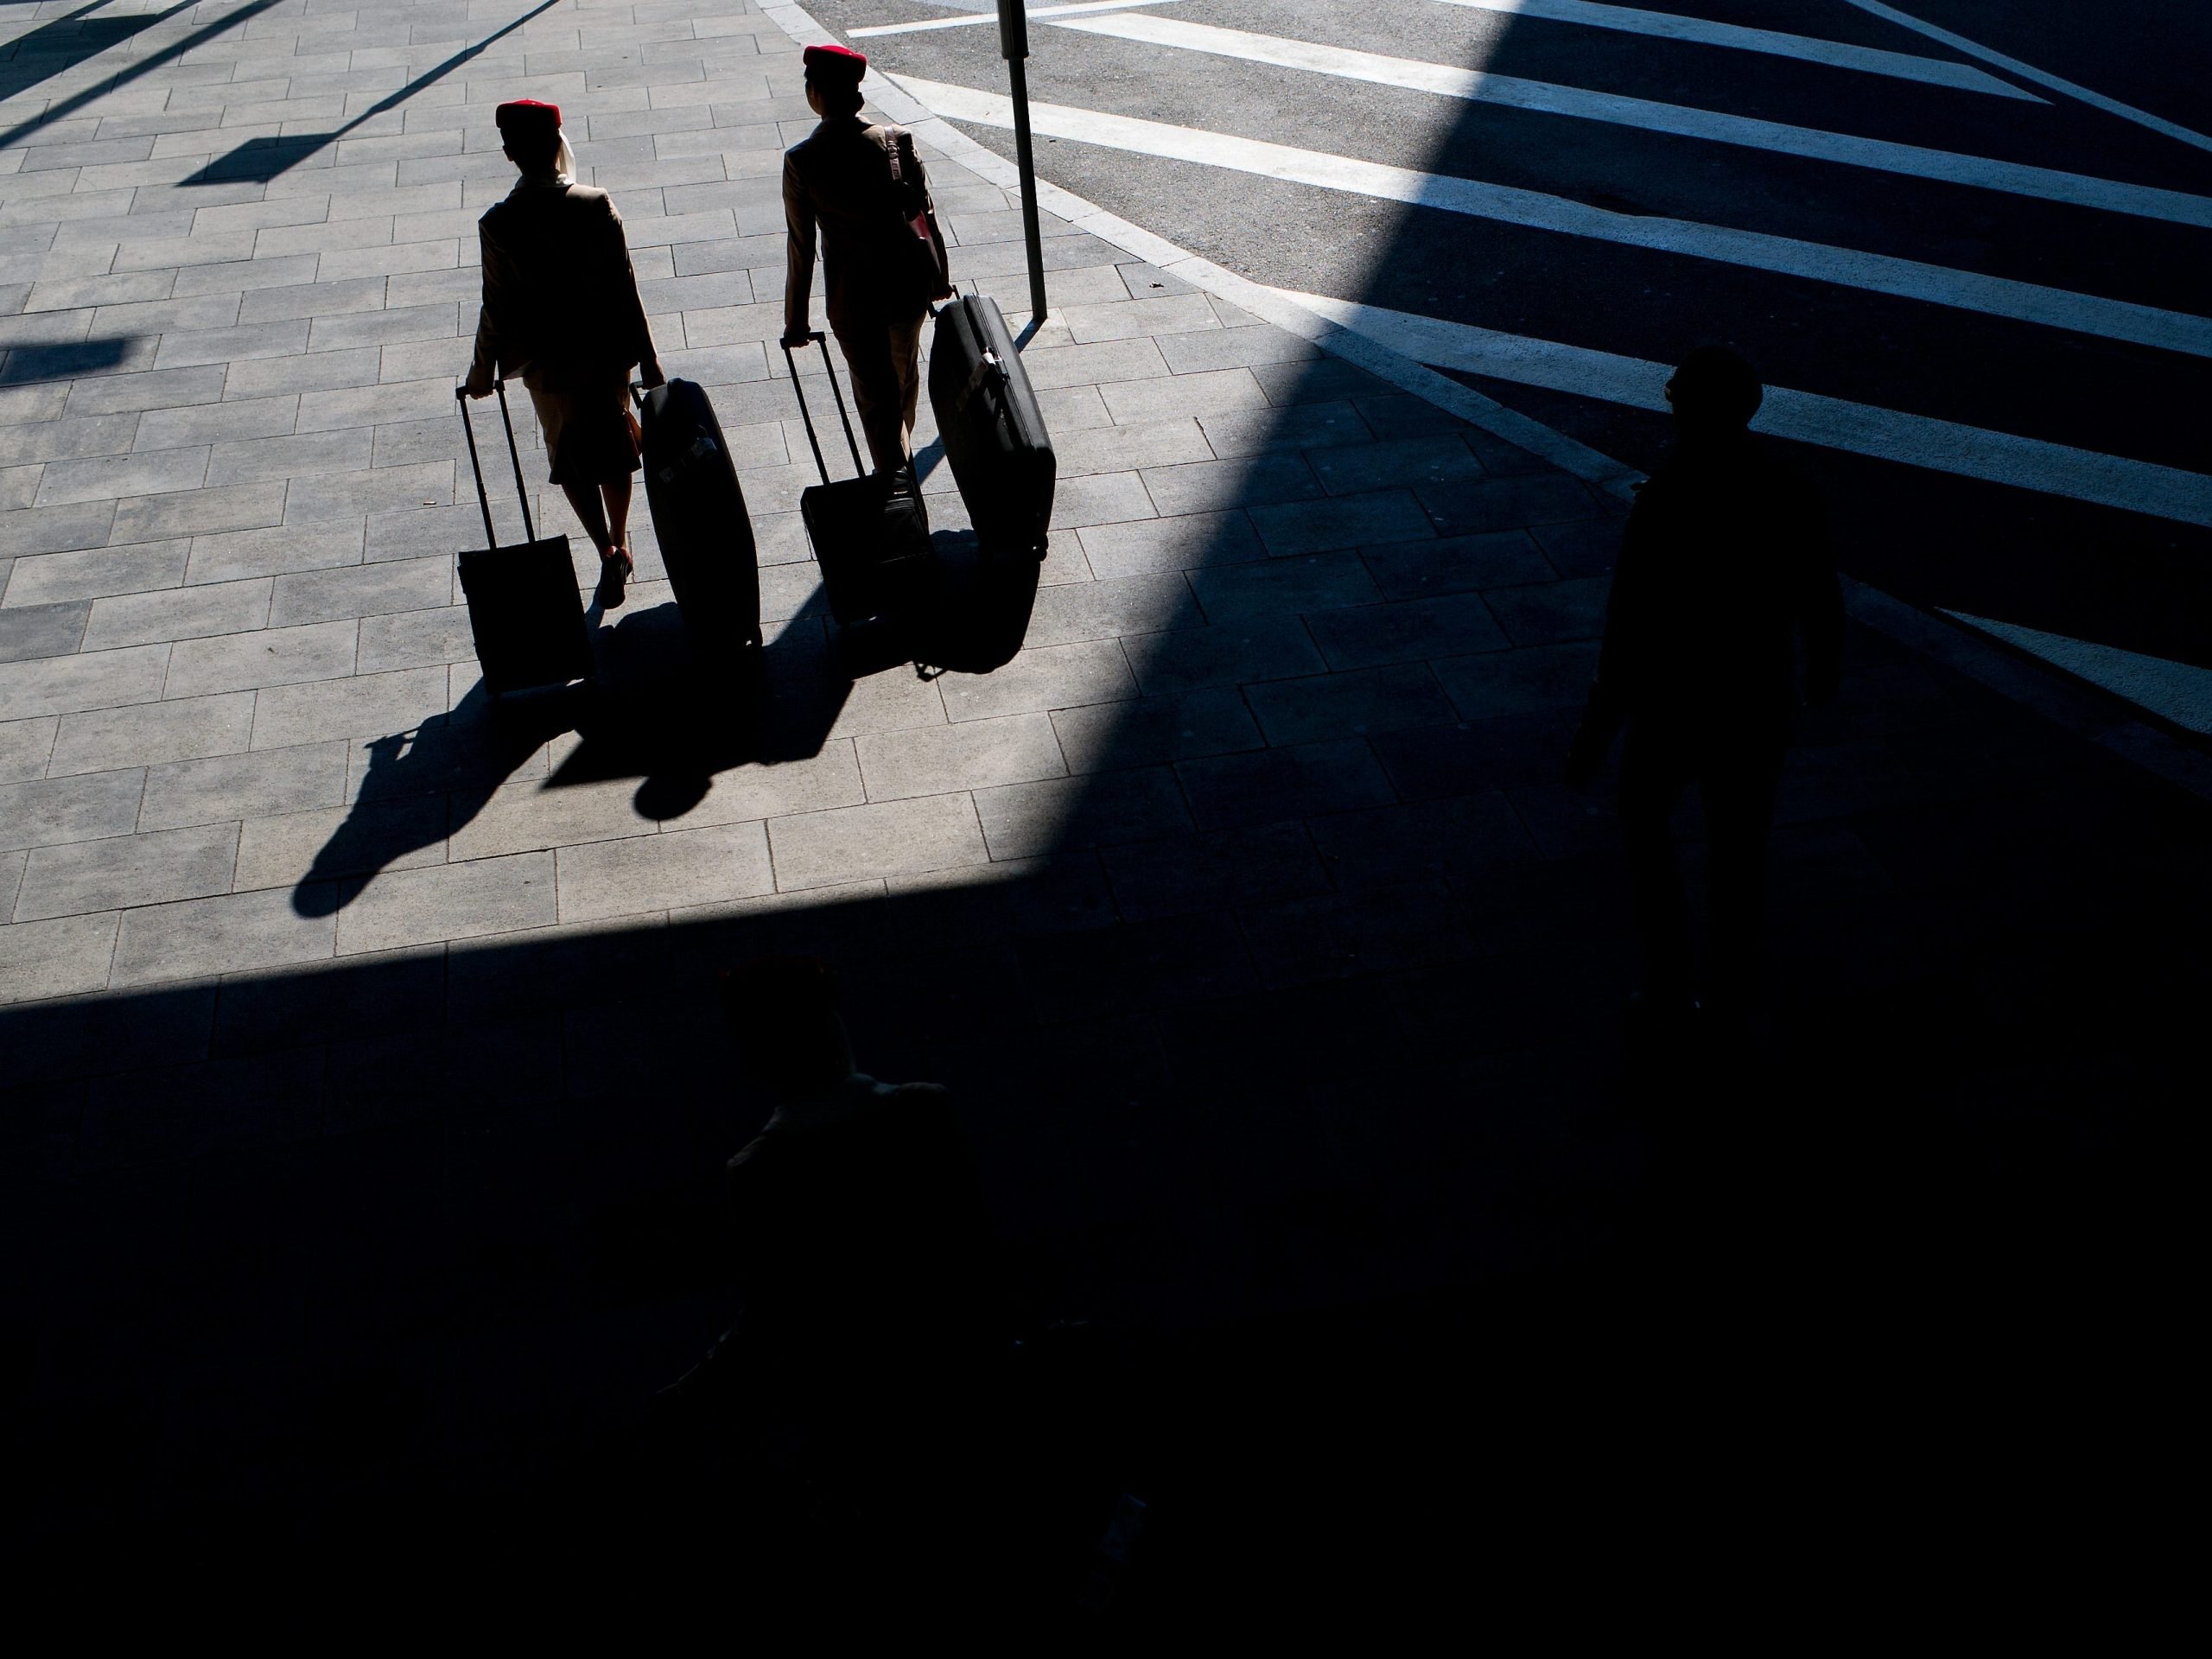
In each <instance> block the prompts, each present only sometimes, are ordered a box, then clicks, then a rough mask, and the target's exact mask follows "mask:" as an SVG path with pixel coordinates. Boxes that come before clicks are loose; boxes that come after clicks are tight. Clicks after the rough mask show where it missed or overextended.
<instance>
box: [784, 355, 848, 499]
mask: <svg viewBox="0 0 2212 1659" xmlns="http://www.w3.org/2000/svg"><path fill="white" fill-rule="evenodd" d="M807 340H809V341H810V343H812V344H813V345H816V346H820V347H821V348H822V366H823V369H825V370H827V371H828V372H829V395H830V396H831V397H835V398H836V400H837V418H838V419H839V420H841V421H842V422H843V423H845V447H846V448H848V449H850V450H851V451H852V452H853V471H854V472H855V473H856V474H859V475H860V476H861V477H862V478H866V477H867V476H868V465H867V463H866V462H864V461H861V447H860V444H859V443H858V442H856V441H855V439H854V437H853V421H852V416H849V415H848V414H846V413H845V394H844V393H843V392H842V391H839V390H838V389H837V365H836V364H834V363H832V362H831V361H830V360H829V336H828V335H827V334H809V335H808V336H807ZM784 366H785V368H787V369H789V370H790V371H791V390H792V391H796V392H797V393H798V417H799V419H801V420H802V421H804V422H805V423H806V442H807V443H808V445H809V447H810V448H812V449H813V451H814V466H815V470H816V471H817V472H819V473H820V474H822V481H823V483H824V484H827V483H828V482H829V464H828V463H827V462H825V461H823V459H822V440H821V439H819V438H817V437H816V436H815V435H814V416H812V415H810V414H809V413H808V412H807V408H806V388H805V387H804V386H802V385H799V383H798V359H796V358H794V357H793V356H792V355H791V342H790V341H789V340H786V341H785V342H784Z"/></svg>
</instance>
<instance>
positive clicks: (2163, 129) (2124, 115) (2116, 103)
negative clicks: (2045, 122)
mask: <svg viewBox="0 0 2212 1659" xmlns="http://www.w3.org/2000/svg"><path fill="white" fill-rule="evenodd" d="M1449 3H1451V4H1453V5H1460V4H1466V3H1471V0H1449ZM1844 3H1845V4H1846V5H1851V6H1856V7H1858V8H1859V10H1861V11H1865V12H1871V13H1872V14H1873V15H1874V16H1877V17H1879V18H1881V19H1882V20H1883V21H1884V22H1891V23H1896V24H1897V25H1898V26H1899V27H1901V28H1904V29H1911V30H1913V31H1915V32H1916V33H1917V34H1921V35H1926V36H1928V38H1929V40H1931V41H1942V43H1943V44H1944V45H1945V46H1948V47H1949V48H1952V49H1953V50H1954V51H1957V52H1964V53H1966V54H1967V55H1968V56H1970V57H1976V58H1980V60H1982V61H1983V62H1984V63H1993V64H1995V65H1996V66H1997V67H1999V68H2000V69H2002V70H2004V71H2005V72H2006V73H2009V74H2015V75H2018V76H2019V77H2021V78H2022V79H2025V80H2032V81H2033V82H2035V83H2036V85H2037V86H2048V87H2050V90H2051V91H2053V92H2063V93H2065V94H2066V96H2067V97H2069V98H2074V99H2080V100H2081V101H2082V103H2084V104H2087V105H2091V106H2093V107H2094V108H2096V109H2100V110H2102V111H2105V112H2106V113H2107V114H2109V115H2116V116H2119V117H2120V118H2121V119H2122V120H2125V121H2133V122H2134V123H2135V124H2137V125H2138V126H2144V127H2148V128H2149V129H2150V130H2152V131H2153V132H2159V133H2164V135H2165V136H2166V137H2169V138H2172V139H2175V140H2177V141H2178V142H2179V143H2184V144H2194V145H2195V146H2196V148H2197V149H2212V138H2208V137H2205V136H2204V134H2202V133H2201V132H2196V131H2193V130H2190V128H2188V127H2184V126H2183V125H2182V124H2180V123H2179V122H2178V121H2169V120H2167V119H2166V118H2164V116H2158V115H2152V113H2151V112H2150V111H2147V110H2139V109H2137V108H2136V107H2135V106H2134V105H2133V104H2123V103H2121V102H2120V99H2116V98H2108V97H2107V96H2106V95H2105V94H2104V93H2102V92H2094V91H2092V90H2091V89H2090V88H2088V87H2087V86H2079V85H2077V84H2075V82H2073V81H2070V80H2067V79H2063V77H2061V76H2058V75H2054V74H2052V73H2050V71H2049V70H2046V69H2038V68H2037V67H2035V66H2034V65H2032V64H2027V63H2023V62H2021V61H2020V60H2019V59H2018V58H2014V57H2007V56H2006V55H2005V54H2004V53H2002V52H1994V51H1992V50H1991V49H1990V48H1987V47H1986V46H1984V45H1982V44H1981V43H1980V41H1970V40H1968V39H1967V37H1966V36H1965V35H1954V34H1953V33H1952V32H1951V31H1950V30H1949V29H1938V28H1937V27H1936V25H1935V24H1933V23H1930V22H1923V20H1922V19H1920V18H1918V17H1915V16H1912V15H1911V14H1910V13H1909V12H1903V11H1899V10H1897V8H1896V7H1895V6H1887V5H1884V4H1882V3H1881V0H1844Z"/></svg>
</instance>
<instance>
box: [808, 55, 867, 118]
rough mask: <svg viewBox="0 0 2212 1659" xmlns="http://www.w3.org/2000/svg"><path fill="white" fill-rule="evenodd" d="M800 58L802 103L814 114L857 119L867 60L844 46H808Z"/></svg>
mask: <svg viewBox="0 0 2212 1659" xmlns="http://www.w3.org/2000/svg"><path fill="white" fill-rule="evenodd" d="M801 55H802V56H803V57H804V60H805V62H806V101H807V103H808V104H809V105H812V106H813V110H814V112H815V113H816V114H817V115H821V116H831V115H858V114H859V113H860V112H861V76H862V75H865V74H866V73H868V60H867V58H865V57H863V56H862V55H861V54H860V53H858V52H855V51H854V50H853V49H852V48H850V47H847V46H810V47H808V48H806V50H805V52H804V54H801Z"/></svg>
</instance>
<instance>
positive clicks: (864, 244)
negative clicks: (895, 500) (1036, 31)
mask: <svg viewBox="0 0 2212 1659" xmlns="http://www.w3.org/2000/svg"><path fill="white" fill-rule="evenodd" d="M804 57H805V62H806V101H807V103H808V105H810V107H811V108H812V109H813V111H814V112H815V114H816V115H817V116H819V117H821V118H822V120H821V124H820V125H819V126H817V127H816V128H815V130H813V131H812V132H811V133H810V134H808V135H807V137H804V139H802V140H800V141H799V142H798V143H796V144H794V145H792V146H791V149H789V150H788V151H786V152H785V156H784V222H785V227H786V228H787V229H788V231H789V232H790V239H789V241H788V243H787V245H786V251H785V278H784V343H785V345H786V346H793V347H797V346H804V344H805V343H806V338H807V332H808V328H807V317H808V301H809V298H810V294H811V291H812V289H813V286H814V249H815V238H816V235H817V226H818V227H819V234H820V237H821V245H822V267H823V281H822V286H823V310H824V311H826V312H828V313H829V329H830V332H831V333H832V334H836V336H837V344H838V346H840V347H842V349H843V351H844V353H845V363H846V365H847V366H848V367H849V369H850V371H851V372H852V377H853V402H854V404H855V406H856V407H857V408H858V409H859V410H860V417H861V430H862V431H863V432H864V433H866V434H867V436H868V454H869V456H870V457H871V458H872V459H873V460H874V462H875V467H876V470H877V471H879V472H895V471H897V470H898V469H899V468H901V467H906V466H907V465H908V464H909V463H910V461H911V460H912V436H913V430H914V408H915V404H916V402H917V399H918V397H919V394H920V391H921V383H922V371H921V359H922V321H923V320H924V318H925V317H926V316H927V315H929V307H930V302H931V301H932V300H940V299H944V298H945V297H947V296H949V295H950V293H951V292H952V289H951V287H950V284H949V283H947V282H946V280H945V275H944V270H945V264H944V241H943V239H942V238H940V237H939V236H938V230H937V219H936V215H935V213H934V211H933V210H932V209H931V206H930V199H929V181H928V179H927V177H926V175H925V174H924V173H923V171H922V162H921V158H920V157H919V156H917V155H916V154H915V153H914V139H913V135H912V134H911V133H909V132H908V131H907V130H906V129H905V128H904V127H896V126H892V125H889V124H885V125H881V126H870V125H868V124H867V123H866V122H863V121H862V120H861V76H863V75H865V74H866V73H868V60H867V59H866V58H864V57H862V56H861V54H859V53H857V52H855V51H852V50H850V49H849V48H845V47H842V46H810V47H808V48H806V52H805V54H804ZM921 232H926V237H925V235H924V234H922V233H921Z"/></svg>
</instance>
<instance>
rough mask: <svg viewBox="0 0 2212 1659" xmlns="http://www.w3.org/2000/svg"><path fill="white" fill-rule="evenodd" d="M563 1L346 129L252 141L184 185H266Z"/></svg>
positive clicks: (554, 0)
mask: <svg viewBox="0 0 2212 1659" xmlns="http://www.w3.org/2000/svg"><path fill="white" fill-rule="evenodd" d="M561 3H562V0H539V3H538V4H537V5H536V6H533V7H532V8H531V10H528V11H526V12H524V13H523V15H522V16H519V17H518V18H516V19H515V20H514V21H513V22H511V23H508V24H506V25H505V27H503V28H500V29H494V30H493V31H492V33H490V34H489V35H486V36H485V37H484V38H483V39H482V40H480V41H477V42H476V43H475V44H474V46H469V47H465V48H462V49H461V51H458V52H456V53H454V54H453V55H452V56H451V57H449V58H448V59H447V60H445V61H444V62H443V63H441V64H438V65H437V66H436V67H434V68H431V69H428V70H425V71H424V72H423V73H421V74H419V75H417V76H416V77H415V78H414V79H412V80H410V81H409V82H408V83H407V84H406V85H405V86H402V87H400V88H399V89H398V90H397V92H391V93H390V94H388V95H387V96H385V97H384V98H381V99H378V100H377V102H375V103H374V104H372V105H370V106H369V107H368V108H367V109H365V110H363V111H361V112H360V114H359V115H357V116H355V117H354V118H353V119H352V120H351V121H348V122H347V123H346V124H345V125H344V126H342V127H336V128H334V129H332V130H330V131H328V132H310V133H302V134H299V135H297V136H288V137H274V138H272V137H257V138H249V139H247V140H246V141H245V143H242V144H240V145H239V146H238V148H237V149H233V150H232V151H231V152H230V153H229V154H228V155H225V156H214V157H213V158H211V159H210V160H209V161H208V162H207V166H205V167H203V168H200V170H199V171H198V172H197V173H194V174H193V175H191V176H190V177H189V178H188V179H186V180H185V181H184V182H185V183H187V184H236V183H238V182H240V181H245V182H250V183H253V184H267V183H268V182H269V181H270V180H272V179H276V178H278V177H281V176H282V175H284V174H286V173H289V172H290V171H291V170H292V169H293V168H296V167H297V166H299V165H300V164H301V163H302V162H304V161H306V160H307V159H308V157H309V156H313V155H315V153H316V152H317V151H318V150H321V149H326V148H327V147H328V146H329V145H332V144H334V143H337V142H338V141H339V140H340V139H341V138H343V137H345V136H346V134H347V133H349V132H354V131H358V130H359V129H360V128H361V126H362V125H363V124H365V123H367V122H370V121H373V120H374V119H376V118H377V117H378V116H380V115H382V114H384V113H385V111H388V110H396V109H397V108H398V107H399V106H400V105H402V104H404V103H405V102H406V101H407V100H408V99H410V98H412V97H414V96H415V94H416V93H417V92H421V91H422V90H423V88H424V87H426V86H435V85H436V84H437V83H438V82H439V81H441V80H443V79H445V78H446V77H447V76H448V75H449V74H451V73H453V72H454V70H456V69H458V68H460V67H461V65H463V64H464V63H467V62H468V61H469V60H471V59H472V58H475V57H478V56H480V55H481V54H483V53H484V51H485V50H486V48H489V47H490V46H491V45H492V44H493V42H494V41H501V40H505V38H506V37H507V36H508V35H512V34H513V33H514V32H515V30H517V29H520V28H521V27H522V26H523V25H524V23H526V22H529V21H530V20H531V18H533V17H536V16H541V15H542V14H543V13H545V12H548V11H550V10H553V8H554V7H556V6H557V5H559V4H561Z"/></svg>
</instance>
